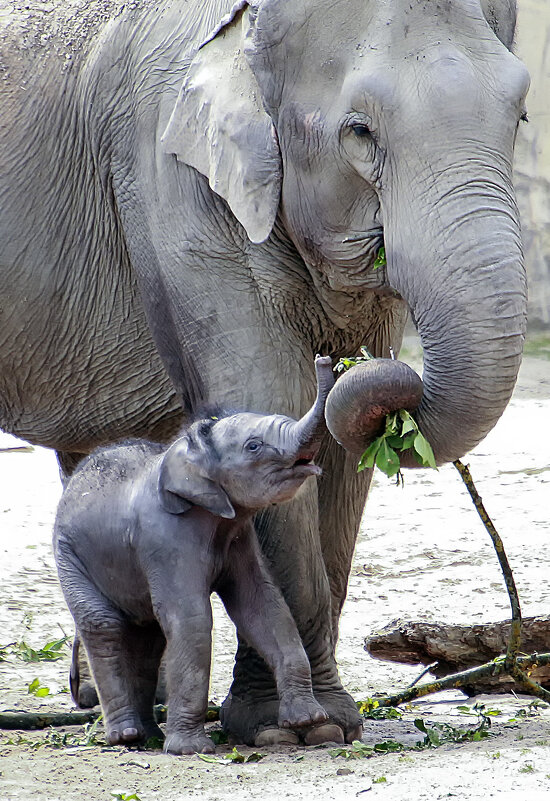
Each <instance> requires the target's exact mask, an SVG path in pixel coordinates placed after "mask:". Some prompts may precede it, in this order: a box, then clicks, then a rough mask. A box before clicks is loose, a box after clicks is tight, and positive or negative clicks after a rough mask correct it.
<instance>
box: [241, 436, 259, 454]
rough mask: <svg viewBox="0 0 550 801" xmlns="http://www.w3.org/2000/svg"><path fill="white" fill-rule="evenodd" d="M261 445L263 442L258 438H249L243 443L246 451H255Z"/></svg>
mask: <svg viewBox="0 0 550 801" xmlns="http://www.w3.org/2000/svg"><path fill="white" fill-rule="evenodd" d="M262 446H263V442H262V441H261V440H260V439H249V440H248V442H247V443H245V446H244V449H245V451H247V452H248V453H256V452H257V451H259V450H260V449H261V447H262Z"/></svg>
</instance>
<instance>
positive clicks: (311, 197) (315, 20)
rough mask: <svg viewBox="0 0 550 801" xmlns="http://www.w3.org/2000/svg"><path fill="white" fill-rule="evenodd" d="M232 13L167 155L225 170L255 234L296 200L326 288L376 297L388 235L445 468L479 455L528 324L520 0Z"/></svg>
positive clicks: (390, 266) (291, 226)
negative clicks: (519, 202)
mask: <svg viewBox="0 0 550 801" xmlns="http://www.w3.org/2000/svg"><path fill="white" fill-rule="evenodd" d="M226 10H227V12H228V16H227V18H226V19H225V20H224V22H223V25H221V26H218V27H217V28H216V29H214V30H213V32H212V35H211V36H210V37H209V38H208V40H207V41H206V42H205V43H204V45H203V46H202V47H201V48H199V50H198V51H197V52H196V54H195V56H194V59H193V60H192V62H191V66H190V68H189V71H188V73H187V77H186V79H185V81H184V85H183V87H182V90H181V93H180V96H179V98H178V101H177V104H176V106H175V108H174V111H173V114H172V118H171V120H170V122H169V125H168V127H167V130H166V132H165V136H164V142H165V149H166V151H167V152H170V153H176V154H177V156H178V158H180V159H182V160H184V161H186V162H187V163H188V164H190V165H191V166H193V167H195V168H196V169H197V170H199V171H200V172H202V173H203V174H204V175H206V176H207V177H208V178H209V181H210V185H211V187H212V188H213V189H214V191H216V192H217V193H218V194H220V195H221V196H222V197H223V198H224V199H225V200H226V201H227V203H228V204H229V206H230V208H231V210H232V211H233V213H234V214H235V216H236V217H237V219H238V220H239V221H240V222H241V224H242V225H243V226H244V228H245V230H246V232H247V234H248V236H249V238H250V239H251V240H252V242H257V243H258V242H261V241H263V240H264V239H265V238H266V237H268V236H269V235H270V232H271V229H272V226H273V224H274V220H275V217H276V215H277V214H278V213H279V214H280V219H281V222H282V224H283V226H284V228H285V229H286V232H287V234H288V236H289V237H290V239H291V240H292V241H293V243H294V245H295V247H296V248H297V250H298V252H299V253H300V255H301V256H302V258H303V260H304V262H305V264H306V266H307V268H308V269H309V271H310V273H311V274H312V276H313V278H314V283H315V286H318V285H319V281H320V280H321V281H324V282H325V284H328V285H329V286H330V287H331V289H332V290H335V291H341V292H347V293H354V292H355V293H357V292H361V291H363V290H364V289H365V288H366V287H367V285H368V279H369V276H371V277H372V269H373V261H374V258H375V255H376V253H377V251H378V249H379V247H380V245H381V244H382V243H384V245H385V252H386V259H387V265H386V268H385V275H386V280H387V282H388V284H389V286H390V287H391V289H393V290H394V291H395V293H396V294H397V295H399V296H400V297H401V298H403V299H404V300H405V301H406V303H407V304H408V306H409V309H410V312H411V315H412V318H413V320H414V323H415V325H416V326H417V329H418V331H419V334H420V337H421V341H422V345H423V349H424V374H423V393H422V400H421V402H420V405H419V406H418V408H417V410H416V412H415V416H416V418H417V422H418V424H419V426H420V428H421V430H422V432H423V433H424V435H425V436H426V437H427V439H428V440H429V441H430V442H431V444H432V446H433V449H434V452H435V454H436V458H437V460H438V462H440V463H441V462H445V461H449V460H453V459H455V458H458V457H460V456H462V455H463V454H464V453H465V452H466V451H468V450H470V449H471V448H472V447H474V446H475V445H476V444H477V443H478V442H479V441H480V440H481V439H482V438H483V437H484V436H485V435H486V434H487V432H488V431H489V430H490V429H491V428H492V427H493V426H494V424H495V423H496V421H497V420H498V418H499V417H500V415H501V414H502V411H503V410H504V408H505V406H506V404H507V402H508V400H509V398H510V395H511V392H512V389H513V387H514V383H515V380H516V376H517V371H518V369H519V364H520V360H521V352H522V345H523V338H524V332H525V315H526V287H525V277H524V270H523V261H522V247H521V240H520V227H519V219H518V211H517V207H516V202H515V198H514V192H513V188H512V157H513V148H514V142H515V136H516V131H517V126H518V124H519V120H520V118H521V117H522V116H523V115H524V99H525V95H526V92H527V89H528V75H527V71H526V69H525V68H524V67H523V65H522V64H521V63H520V62H519V61H518V60H517V58H516V57H515V56H514V55H513V54H512V53H511V52H510V49H509V48H510V47H511V43H512V36H513V30H514V25H515V3H514V2H513V0H483V2H480V0H440V2H426V1H425V0H376V2H374V0H351V2H346V3H334V2H332V0H304V2H300V3H291V2H289V0H257V1H256V2H251V3H250V4H246V3H243V2H241V3H238V4H237V5H236V6H234V7H233V8H230V7H229V6H228V8H227V9H226ZM205 132H206V135H205ZM386 344H387V343H386ZM378 355H387V352H386V353H385V354H378ZM356 390H357V393H359V394H358V395H357V397H358V398H359V399H360V398H361V395H360V393H361V388H360V386H357V387H356ZM367 394H368V393H367ZM390 394H391V393H390ZM393 394H394V395H395V396H396V398H397V400H396V403H400V400H399V398H398V395H399V393H398V392H397V391H396V392H394V393H393ZM365 402H367V401H365ZM390 406H391V404H390ZM359 433H360V432H359Z"/></svg>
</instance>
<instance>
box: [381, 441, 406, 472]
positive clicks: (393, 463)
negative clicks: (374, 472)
mask: <svg viewBox="0 0 550 801" xmlns="http://www.w3.org/2000/svg"><path fill="white" fill-rule="evenodd" d="M376 466H377V467H378V468H379V469H380V470H382V472H383V473H385V474H386V475H387V476H388V478H391V477H392V476H394V475H395V474H396V473H398V472H399V468H400V466H401V462H400V461H399V456H398V455H397V453H396V452H395V451H394V449H393V448H391V447H390V446H389V445H388V443H387V442H386V440H385V439H383V440H382V442H381V443H380V447H379V449H378V452H377V454H376Z"/></svg>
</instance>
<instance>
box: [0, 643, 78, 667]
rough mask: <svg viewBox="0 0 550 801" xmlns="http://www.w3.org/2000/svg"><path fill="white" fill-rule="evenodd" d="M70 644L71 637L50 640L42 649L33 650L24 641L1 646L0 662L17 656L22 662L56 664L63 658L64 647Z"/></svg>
mask: <svg viewBox="0 0 550 801" xmlns="http://www.w3.org/2000/svg"><path fill="white" fill-rule="evenodd" d="M68 642H69V637H61V638H60V639H58V640H50V641H49V642H47V643H46V644H45V645H43V646H42V648H32V647H31V646H30V645H28V644H27V643H26V642H25V641H24V640H21V642H10V643H7V644H6V645H0V661H4V662H5V661H7V660H8V658H9V657H10V656H15V658H16V659H20V660H21V661H22V662H55V661H57V660H58V659H61V657H62V656H63V653H62V651H63V647H64V646H65V645H67V644H68Z"/></svg>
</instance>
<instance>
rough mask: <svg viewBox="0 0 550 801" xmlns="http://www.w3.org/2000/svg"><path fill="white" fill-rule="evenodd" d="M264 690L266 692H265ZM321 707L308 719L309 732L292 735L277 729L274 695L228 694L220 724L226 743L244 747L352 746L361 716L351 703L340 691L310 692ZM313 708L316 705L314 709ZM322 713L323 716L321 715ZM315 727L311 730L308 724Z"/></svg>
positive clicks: (359, 734)
mask: <svg viewBox="0 0 550 801" xmlns="http://www.w3.org/2000/svg"><path fill="white" fill-rule="evenodd" d="M266 689H267V688H266ZM314 693H315V699H316V701H317V703H318V704H319V705H320V707H321V715H320V716H319V717H318V718H317V719H316V718H315V717H314V718H313V719H310V720H309V721H308V724H307V725H308V726H310V728H306V729H304V728H302V727H300V728H299V727H298V726H297V725H296V724H294V726H295V727H296V729H297V730H296V731H295V732H294V731H292V729H288V728H281V727H280V726H279V723H278V721H279V702H278V700H277V697H276V696H275V697H274V692H273V691H269V690H268V693H266V695H267V697H264V698H262V696H261V695H260V694H259V693H255V694H254V693H252V692H251V691H249V692H248V693H246V694H245V693H244V692H243V693H239V694H238V695H237V693H236V692H235V690H232V691H231V692H230V694H229V695H228V696H227V698H226V699H225V701H224V702H223V704H222V707H221V709H220V721H221V723H222V726H223V727H224V729H225V731H226V732H227V733H228V735H229V738H230V742H232V743H235V744H237V743H245V744H246V745H255V746H261V745H296V743H297V742H298V741H299V739H302V740H303V741H304V742H305V743H306V745H319V744H320V743H325V742H337V743H338V742H339V743H344V742H346V743H352V742H353V741H354V740H360V739H361V737H362V732H363V723H362V718H361V715H360V714H359V712H358V710H357V706H356V704H355V701H354V700H353V698H352V697H351V695H350V694H349V693H347V692H346V691H345V690H344V689H343V688H339V689H336V690H333V691H318V690H314ZM315 706H316V708H317V704H316V705H315ZM323 711H324V712H325V713H326V714H323ZM312 722H313V723H315V724H317V725H313V726H311V723H312Z"/></svg>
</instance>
